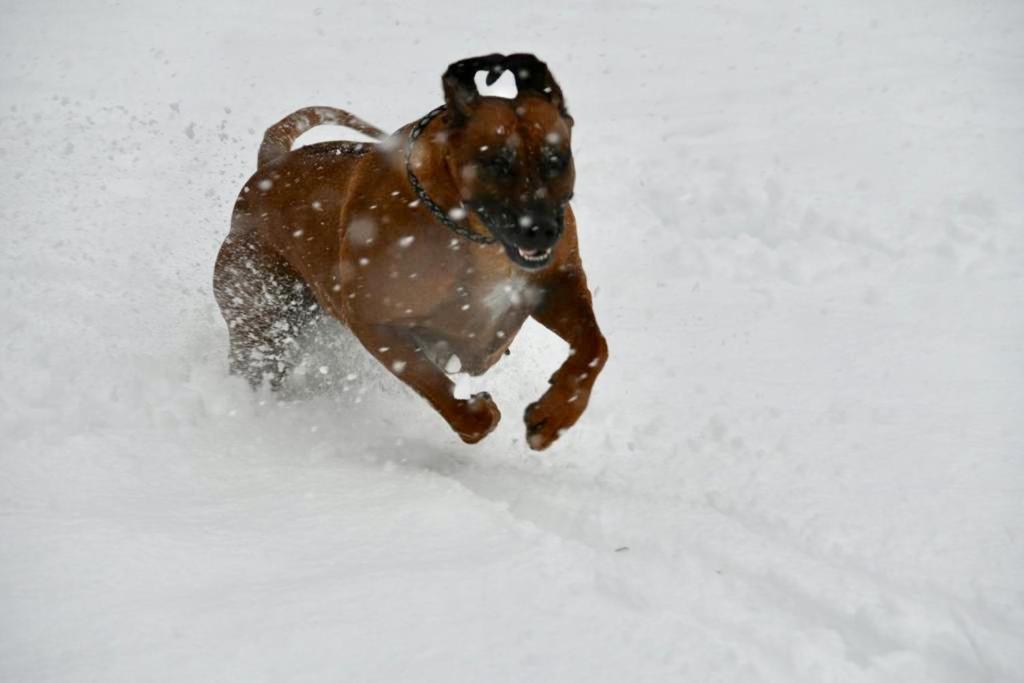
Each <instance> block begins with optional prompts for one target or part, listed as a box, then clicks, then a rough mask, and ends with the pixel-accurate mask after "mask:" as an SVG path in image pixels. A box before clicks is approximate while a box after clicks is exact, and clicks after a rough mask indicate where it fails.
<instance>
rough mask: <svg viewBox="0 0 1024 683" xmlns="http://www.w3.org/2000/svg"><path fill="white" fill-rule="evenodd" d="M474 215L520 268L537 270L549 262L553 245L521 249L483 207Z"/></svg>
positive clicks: (507, 231) (553, 249)
mask: <svg viewBox="0 0 1024 683" xmlns="http://www.w3.org/2000/svg"><path fill="white" fill-rule="evenodd" d="M474 213H476V215H477V217H478V218H479V219H480V221H481V222H482V223H483V224H484V225H485V226H486V227H487V230H488V231H489V232H490V233H491V234H492V235H493V236H494V237H495V238H496V239H497V240H498V241H499V242H501V244H502V246H504V247H505V253H506V254H507V255H508V257H509V259H510V260H511V261H512V262H513V263H515V264H516V265H517V266H519V267H521V268H525V269H527V270H537V269H538V268H543V267H544V266H546V265H547V264H548V263H550V262H551V256H552V254H553V253H554V251H555V248H554V245H550V246H546V247H522V246H519V245H518V244H515V242H514V241H513V240H512V239H510V235H509V234H508V233H509V232H511V230H507V229H502V227H501V223H502V221H500V220H492V219H494V218H496V217H495V216H493V214H492V213H491V212H488V211H487V210H486V209H484V208H483V207H480V208H477V209H476V210H475V211H474Z"/></svg>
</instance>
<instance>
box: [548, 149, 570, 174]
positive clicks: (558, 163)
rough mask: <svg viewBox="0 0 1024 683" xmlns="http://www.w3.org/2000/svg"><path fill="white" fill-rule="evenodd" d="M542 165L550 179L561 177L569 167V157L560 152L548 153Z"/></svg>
mask: <svg viewBox="0 0 1024 683" xmlns="http://www.w3.org/2000/svg"><path fill="white" fill-rule="evenodd" d="M542 164H543V167H544V174H545V175H546V176H547V177H549V178H554V177H556V176H560V175H562V174H563V173H564V172H565V169H566V168H567V167H568V166H569V157H567V156H566V155H564V154H561V153H559V152H547V153H545V154H544V157H543V160H542Z"/></svg>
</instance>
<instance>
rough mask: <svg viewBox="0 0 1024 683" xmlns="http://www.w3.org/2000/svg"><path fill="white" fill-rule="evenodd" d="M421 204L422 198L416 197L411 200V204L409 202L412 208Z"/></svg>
mask: <svg viewBox="0 0 1024 683" xmlns="http://www.w3.org/2000/svg"><path fill="white" fill-rule="evenodd" d="M419 205H420V200H418V199H414V200H412V201H411V202H409V204H408V207H409V208H410V209H415V208H416V207H417V206H419Z"/></svg>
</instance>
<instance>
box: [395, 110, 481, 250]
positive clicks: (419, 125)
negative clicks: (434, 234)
mask: <svg viewBox="0 0 1024 683" xmlns="http://www.w3.org/2000/svg"><path fill="white" fill-rule="evenodd" d="M445 109H446V107H445V105H443V104H442V105H441V106H440V107H438V108H437V109H435V110H434V111H432V112H430V113H429V114H427V115H426V116H424V117H423V118H422V119H420V120H419V121H417V122H416V125H415V126H413V129H412V133H410V134H409V146H408V147H407V148H406V150H405V173H406V175H408V176H409V184H410V185H412V189H414V190H416V196H417V197H419V199H420V201H421V202H423V203H424V204H425V205H426V207H427V208H428V209H430V213H432V214H434V218H436V219H437V220H438V221H440V222H441V225H443V226H444V227H446V228H448V229H449V230H451V231H452V232H454V233H455V234H456V235H458V236H459V237H465V238H466V239H467V240H470V241H471V242H476V243H477V244H494V243H495V242H497V241H498V240H496V239H494V238H493V237H488V236H486V235H481V234H480V233H478V232H473V231H472V230H470V229H469V228H467V227H466V226H464V225H461V224H459V223H457V222H456V221H454V220H452V217H451V216H449V215H448V212H446V211H445V210H444V209H442V208H441V207H440V206H438V205H437V202H435V201H434V200H433V199H431V198H430V195H428V194H427V191H426V190H425V189H423V185H422V184H421V183H420V179H419V178H417V177H416V174H415V173H413V170H412V147H413V145H414V144H416V139H417V138H419V136H420V135H421V134H422V133H423V131H424V130H425V129H426V127H427V125H428V124H429V123H430V122H431V121H433V120H434V119H435V118H437V117H438V116H439V115H440V114H441V113H442V112H444V110H445Z"/></svg>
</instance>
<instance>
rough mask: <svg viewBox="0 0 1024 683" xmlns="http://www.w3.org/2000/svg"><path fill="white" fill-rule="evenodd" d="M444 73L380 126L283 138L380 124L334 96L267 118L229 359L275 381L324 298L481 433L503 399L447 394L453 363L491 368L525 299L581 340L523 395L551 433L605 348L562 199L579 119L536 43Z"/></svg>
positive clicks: (236, 250) (225, 256)
mask: <svg viewBox="0 0 1024 683" xmlns="http://www.w3.org/2000/svg"><path fill="white" fill-rule="evenodd" d="M479 71H486V72H487V74H488V75H487V79H488V83H492V82H493V81H494V80H495V79H496V78H497V77H498V76H500V75H501V74H502V73H503V72H505V71H509V72H511V73H512V74H513V76H514V77H515V80H516V83H517V86H518V94H517V96H516V98H515V99H503V98H496V97H483V96H481V95H480V94H479V92H478V91H477V89H476V86H475V85H474V82H473V78H474V76H475V75H476V74H477V72H479ZM442 82H443V85H444V92H445V105H444V106H442V107H439V108H437V109H435V110H434V111H432V112H431V113H429V114H427V115H426V116H425V117H424V118H422V119H420V120H418V121H416V122H414V123H412V124H409V125H407V126H405V127H404V128H402V129H401V130H399V131H397V132H396V133H395V134H393V135H392V136H390V137H387V138H386V139H383V140H382V141H381V142H380V143H354V142H325V143H319V144H314V145H310V146H307V147H302V148H300V149H297V150H295V151H291V145H292V143H293V142H294V141H295V139H296V138H297V137H298V136H299V135H300V134H302V133H303V132H305V131H306V130H308V129H310V128H312V127H313V126H316V125H319V124H322V123H337V124H341V125H345V126H348V127H351V128H354V129H356V130H359V131H360V132H363V133H365V134H367V135H369V136H371V137H374V138H385V134H384V133H383V132H381V131H380V130H378V129H377V128H375V127H373V126H371V125H369V124H367V123H365V122H363V121H360V120H359V119H358V118H356V117H354V116H352V115H350V114H347V113H346V112H342V111H340V110H337V109H331V108H328V107H310V108H308V109H302V110H299V111H297V112H295V113H294V114H292V115H290V116H288V117H287V118H285V119H284V120H282V121H281V122H279V123H278V124H276V125H274V126H272V127H271V128H270V129H268V130H267V134H266V136H265V138H264V140H263V145H262V146H261V148H260V153H259V169H258V170H257V171H256V173H255V175H253V176H252V178H250V179H249V181H248V182H247V183H246V184H245V187H243V188H242V192H241V194H240V195H239V197H238V200H237V202H236V203H235V209H234V215H233V217H232V222H231V233H230V234H229V236H228V238H227V239H226V240H225V242H224V245H223V246H222V247H221V250H220V254H219V256H218V258H217V265H216V269H215V272H214V291H215V293H216V296H217V302H218V304H219V305H220V308H221V311H222V313H223V315H224V319H225V320H226V321H227V323H228V332H229V334H230V337H231V351H230V359H231V368H232V371H234V372H237V373H240V374H242V375H244V376H245V377H247V378H248V379H249V381H250V382H251V383H252V384H253V385H254V386H255V385H259V384H260V383H261V382H262V381H263V380H264V379H269V381H270V383H271V386H272V387H276V386H278V385H279V383H280V381H281V379H282V377H283V375H284V373H285V372H286V370H287V364H288V361H287V357H288V354H287V353H286V352H287V350H288V346H289V345H290V344H292V343H294V342H293V339H294V337H295V336H296V335H297V333H298V332H299V330H300V329H301V327H302V325H303V324H304V323H306V322H307V321H309V320H310V319H312V318H313V317H314V316H315V315H316V314H317V312H318V311H320V310H321V309H322V310H325V311H327V312H329V313H330V314H331V315H333V316H334V317H336V318H337V319H338V320H340V321H342V322H343V323H345V324H347V325H348V326H349V328H350V329H351V330H352V332H353V333H354V334H355V335H356V337H358V338H359V340H360V341H361V342H362V344H363V345H364V346H365V347H366V349H367V350H368V351H369V352H370V353H371V354H373V355H374V356H375V357H376V358H377V359H378V360H379V361H380V362H381V363H383V364H384V365H385V366H386V367H387V368H388V369H389V370H390V371H391V372H392V373H393V374H395V375H396V376H397V377H398V378H399V379H401V380H402V381H403V382H405V383H406V384H408V385H409V386H410V387H412V388H413V389H415V390H416V391H417V392H418V393H419V394H421V395H422V396H423V397H424V398H426V399H427V401H429V402H430V404H431V405H432V406H433V407H434V408H435V409H436V410H437V411H438V412H439V413H440V414H441V416H442V417H443V418H444V419H445V420H447V422H448V424H449V425H451V427H452V429H454V430H455V432H456V433H457V434H458V435H459V436H460V437H461V438H462V440H463V441H466V442H467V443H476V442H477V441H479V440H480V439H482V438H483V437H484V436H486V435H487V434H488V433H489V432H490V431H491V430H493V429H494V428H495V426H496V425H497V423H498V420H499V418H500V416H501V415H500V413H499V412H498V408H497V407H496V406H495V405H494V402H493V401H492V400H491V397H490V396H489V395H488V394H486V393H481V394H476V395H475V396H473V397H472V398H471V399H469V400H460V399H457V398H455V396H454V393H453V389H454V384H453V383H452V381H451V380H450V379H449V378H448V376H447V374H446V370H447V371H456V370H458V369H460V368H461V370H463V371H466V372H469V373H470V374H474V375H477V374H481V373H483V372H485V371H486V370H487V369H488V368H490V367H491V366H492V365H494V363H495V362H497V360H498V359H499V358H501V356H502V354H503V353H504V352H505V351H506V349H507V348H508V346H509V344H510V343H511V341H512V339H513V338H514V337H515V335H516V333H517V332H518V331H519V328H520V327H521V326H522V324H523V322H524V321H525V320H526V318H527V317H528V316H533V317H534V318H535V319H536V320H537V321H538V322H540V323H541V324H542V325H544V326H545V327H547V328H548V329H550V330H552V331H553V332H554V333H555V334H557V335H558V336H560V337H561V338H562V339H564V340H565V341H567V342H568V343H569V345H570V347H571V350H570V355H569V358H568V359H567V360H566V361H565V362H564V363H563V364H562V366H561V367H560V368H559V369H558V371H557V372H555V374H554V375H553V376H552V377H551V380H550V384H551V387H550V388H549V389H548V390H547V392H545V394H544V395H543V396H542V397H541V398H540V400H539V401H537V402H535V403H533V404H531V405H530V406H529V407H528V408H527V409H526V414H525V421H526V431H527V437H528V441H529V444H530V446H531V447H532V448H534V449H538V450H539V449H543V448H546V447H547V446H549V445H550V444H551V443H552V442H553V441H554V440H555V439H557V438H558V437H559V436H560V435H561V434H562V432H563V431H564V430H566V429H568V428H569V427H570V426H572V425H573V424H574V423H575V422H576V420H577V419H579V417H580V415H581V414H582V413H583V410H584V409H585V408H586V406H587V401H588V399H589V397H590V391H591V388H592V387H593V385H594V380H595V379H596V378H597V375H598V373H599V372H600V371H601V368H602V367H603V366H604V363H605V360H606V359H607V356H608V350H607V348H608V347H607V344H606V343H605V340H604V337H603V336H602V335H601V332H600V330H599V328H598V325H597V321H596V320H595V319H594V312H593V308H592V305H591V298H590V292H589V291H588V290H587V280H586V276H585V275H584V272H583V266H582V263H581V262H580V256H579V251H578V247H577V242H576V225H575V221H574V219H573V214H572V210H571V209H570V208H569V200H570V198H571V197H572V192H573V185H574V182H575V172H574V169H573V161H572V154H571V150H570V139H571V132H572V124H573V121H572V118H571V117H570V116H569V114H568V112H567V111H566V107H565V102H564V100H563V98H562V92H561V90H560V89H559V87H558V85H557V84H556V83H555V81H554V79H553V78H552V76H551V74H550V73H549V71H548V69H547V66H546V65H545V64H544V63H543V62H541V61H539V60H537V59H536V58H535V57H533V56H532V55H526V54H517V55H509V56H507V57H506V56H503V55H490V56H487V57H479V58H474V59H468V60H464V61H461V62H456V63H455V64H452V65H451V66H450V67H449V68H448V70H447V72H446V73H445V74H444V77H443V79H442Z"/></svg>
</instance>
